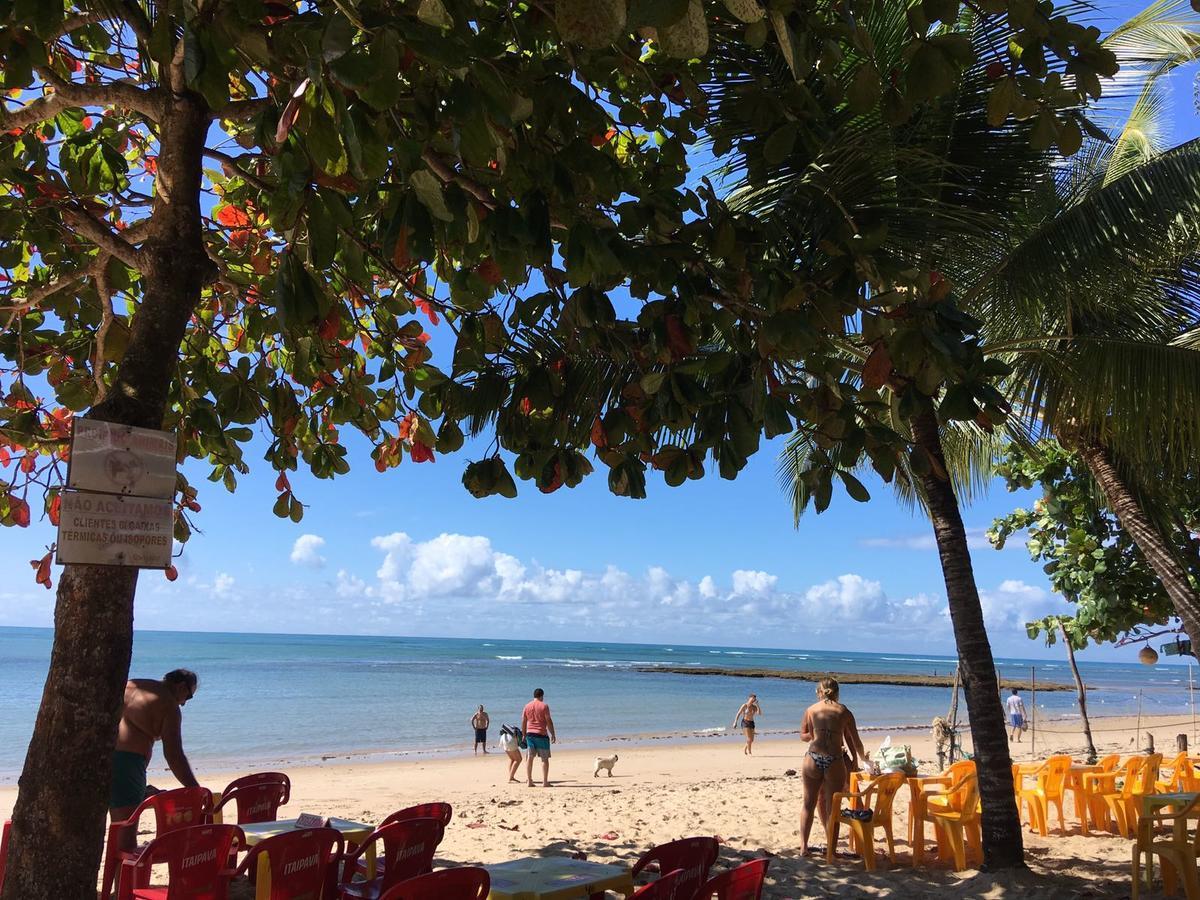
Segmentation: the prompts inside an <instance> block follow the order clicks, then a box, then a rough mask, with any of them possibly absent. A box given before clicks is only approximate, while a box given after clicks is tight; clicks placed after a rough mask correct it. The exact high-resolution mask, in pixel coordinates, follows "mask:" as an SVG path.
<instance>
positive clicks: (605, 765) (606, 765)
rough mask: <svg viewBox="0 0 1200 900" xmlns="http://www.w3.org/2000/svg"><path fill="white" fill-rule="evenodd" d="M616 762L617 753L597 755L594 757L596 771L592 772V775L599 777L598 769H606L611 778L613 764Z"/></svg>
mask: <svg viewBox="0 0 1200 900" xmlns="http://www.w3.org/2000/svg"><path fill="white" fill-rule="evenodd" d="M616 764H617V754H615V753H614V754H613V755H612V756H597V757H596V771H595V772H593V773H592V777H593V778H599V777H600V770H601V769H608V777H609V778H612V770H613V766H615V765H616Z"/></svg>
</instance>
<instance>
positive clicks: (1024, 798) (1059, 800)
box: [1017, 756, 1072, 837]
mask: <svg viewBox="0 0 1200 900" xmlns="http://www.w3.org/2000/svg"><path fill="white" fill-rule="evenodd" d="M1071 765H1072V760H1071V757H1069V756H1051V757H1050V758H1049V759H1047V760H1046V761H1045V762H1044V763H1042V764H1041V766H1040V767H1038V769H1037V770H1036V771H1033V772H1028V773H1025V774H1026V777H1034V776H1036V778H1037V783H1036V784H1035V785H1034V786H1033V787H1028V788H1027V787H1025V786H1024V779H1022V780H1021V787H1020V789H1019V790H1018V791H1017V806H1018V808H1019V807H1021V806H1022V804H1023V805H1024V806H1025V807H1027V808H1028V810H1029V824H1030V826H1031V827H1033V828H1036V829H1037V831H1038V833H1039V834H1040V835H1041V836H1042V837H1045V836H1046V832H1047V826H1048V824H1049V821H1048V820H1049V818H1050V806H1051V805H1054V806H1057V807H1058V827H1059V830H1060V831H1063V832H1066V830H1067V821H1066V817H1065V816H1064V815H1063V791H1064V788H1065V787H1066V783H1067V773H1068V772H1069V771H1070V769H1071Z"/></svg>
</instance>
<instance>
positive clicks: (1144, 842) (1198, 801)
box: [1131, 796, 1200, 900]
mask: <svg viewBox="0 0 1200 900" xmlns="http://www.w3.org/2000/svg"><path fill="white" fill-rule="evenodd" d="M1179 799H1180V802H1179V804H1178V805H1176V806H1174V807H1169V808H1166V809H1163V810H1160V811H1159V812H1156V813H1153V814H1151V815H1143V816H1141V817H1140V819H1139V821H1138V825H1137V840H1136V841H1135V842H1134V845H1133V873H1132V874H1133V887H1132V892H1131V898H1132V900H1137V898H1138V894H1139V892H1140V891H1141V882H1142V861H1143V859H1144V860H1145V867H1146V881H1147V883H1148V884H1149V883H1150V882H1152V881H1153V880H1154V857H1155V856H1158V858H1159V859H1160V860H1162V864H1163V865H1162V870H1163V891H1164V893H1167V894H1173V893H1174V892H1175V882H1176V881H1177V880H1182V881H1183V890H1184V895H1185V896H1186V897H1187V900H1200V878H1198V877H1197V874H1196V849H1197V848H1196V839H1195V838H1193V837H1192V836H1191V835H1189V834H1188V820H1189V819H1196V818H1198V817H1200V796H1196V797H1191V798H1190V799H1188V798H1185V797H1182V796H1181V797H1180V798H1179ZM1159 825H1170V826H1171V830H1170V831H1169V832H1168V833H1167V834H1165V835H1163V834H1156V827H1155V826H1159Z"/></svg>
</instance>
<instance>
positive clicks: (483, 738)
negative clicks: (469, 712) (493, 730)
mask: <svg viewBox="0 0 1200 900" xmlns="http://www.w3.org/2000/svg"><path fill="white" fill-rule="evenodd" d="M475 743H477V744H486V743H487V729H486V728H476V729H475Z"/></svg>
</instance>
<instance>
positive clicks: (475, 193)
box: [421, 148, 567, 231]
mask: <svg viewBox="0 0 1200 900" xmlns="http://www.w3.org/2000/svg"><path fill="white" fill-rule="evenodd" d="M421 159H422V160H424V162H425V165H427V166H429V168H430V169H432V170H433V174H434V175H436V176H437V177H438V178H440V179H441V180H442V181H443V182H444V183H446V184H450V182H454V183H455V184H457V185H458V186H459V187H461V188H462V189H463V190H464V191H466V192H467V193H468V194H470V195H471V196H472V197H474V198H475V199H476V200H478V201H479V202H480V203H482V204H483V205H484V206H486V207H487V208H488V209H495V208H496V207H497V206H498V205H499V201H497V200H496V196H495V195H494V194H493V193H492V192H491V191H489V190H488V189H487V188H486V187H484V186H483V185H481V184H480V183H479V182H478V181H474V180H472V179H471V178H468V177H467V176H466V175H464V174H462V173H461V172H459V171H458V170H456V169H455V168H454V167H453V166H451V165H450V164H449V163H447V162H446V161H445V160H444V159H442V158H441V157H440V156H438V155H437V154H436V153H434V152H433V151H432V150H430V149H429V148H426V149H425V151H424V152H423V153H422V154H421ZM550 227H551V228H555V229H559V230H562V231H565V230H566V229H567V226H566V225H564V224H563V223H562V222H560V221H559V220H558V219H555V218H553V217H551V219H550Z"/></svg>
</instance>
